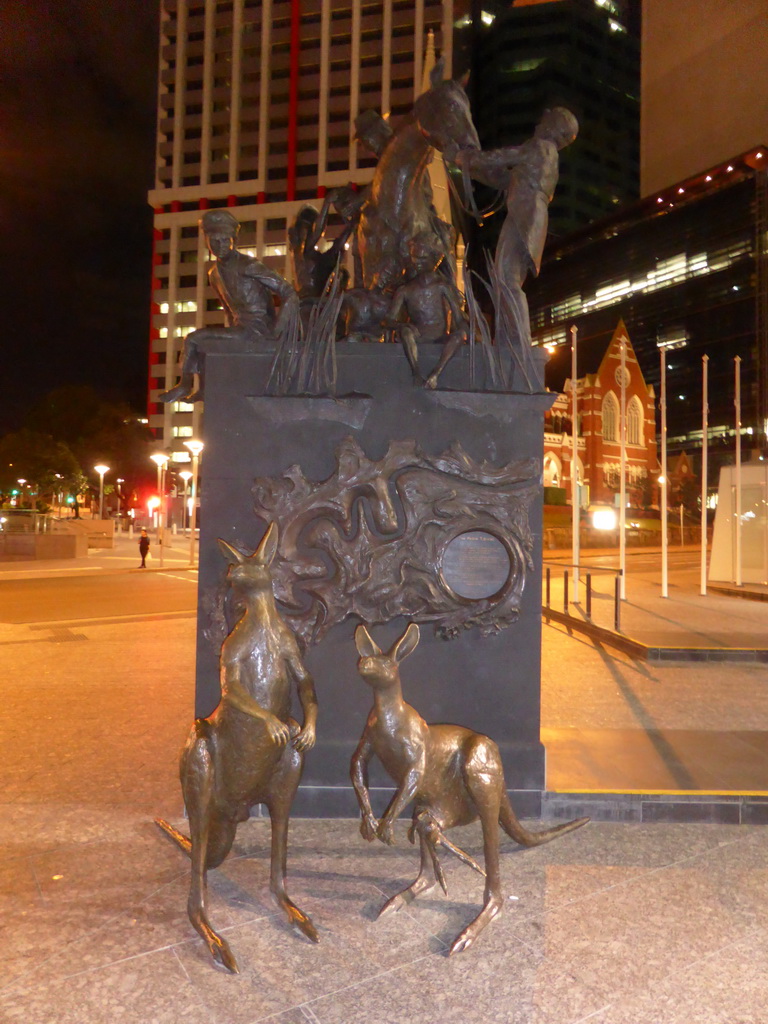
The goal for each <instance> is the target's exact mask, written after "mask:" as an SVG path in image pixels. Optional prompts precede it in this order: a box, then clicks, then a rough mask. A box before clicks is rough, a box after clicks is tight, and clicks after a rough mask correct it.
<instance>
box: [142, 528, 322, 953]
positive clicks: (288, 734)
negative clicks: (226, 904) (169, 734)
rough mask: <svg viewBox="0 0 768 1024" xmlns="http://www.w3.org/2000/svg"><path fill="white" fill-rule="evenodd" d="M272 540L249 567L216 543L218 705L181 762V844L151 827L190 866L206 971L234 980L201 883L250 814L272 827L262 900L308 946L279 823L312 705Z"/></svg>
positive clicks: (197, 727)
mask: <svg viewBox="0 0 768 1024" xmlns="http://www.w3.org/2000/svg"><path fill="white" fill-rule="evenodd" d="M277 539H278V536H277V526H276V524H275V523H272V525H271V526H270V527H269V529H268V530H267V532H266V534H265V535H264V539H263V540H262V542H261V544H260V545H259V548H258V550H257V551H256V552H255V553H254V554H253V555H251V556H250V557H249V556H247V555H244V554H242V553H241V552H240V551H237V550H236V549H235V548H233V547H231V546H230V545H229V544H227V543H226V541H223V540H219V545H220V546H221V549H222V551H223V552H224V555H225V556H226V557H227V558H229V559H230V560H231V564H230V567H229V572H228V574H227V580H228V582H229V584H230V586H231V587H232V589H233V591H234V592H235V594H236V595H237V597H238V598H240V600H241V601H242V602H243V604H244V606H245V610H244V611H243V614H242V616H241V618H240V620H239V621H238V623H237V625H236V626H235V628H234V629H233V630H232V632H231V633H230V634H229V636H228V637H227V638H226V640H225V641H224V643H223V644H222V647H221V658H220V663H221V703H220V704H219V706H218V707H217V708H216V710H215V711H214V712H213V714H212V715H210V717H208V718H198V719H197V720H196V721H195V724H194V726H193V727H192V731H191V733H190V736H189V739H188V740H187V744H186V746H185V748H184V750H183V752H182V755H181V765H180V775H181V787H182V790H183V793H184V802H185V804H186V807H187V813H188V814H189V831H190V838H187V837H186V836H185V835H182V833H181V832H178V831H177V830H176V829H175V828H173V826H172V825H169V824H168V822H166V821H162V820H161V819H157V824H158V825H159V826H160V827H161V828H162V829H164V831H165V832H167V833H168V835H169V836H171V838H172V839H174V840H175V841H176V842H177V843H178V845H179V846H180V847H181V848H182V850H184V852H185V853H187V854H188V855H189V856H190V858H191V860H192V879H191V884H190V890H189V901H188V903H187V909H188V912H189V919H190V921H191V922H192V924H193V925H194V927H195V929H196V930H197V932H198V933H199V934H200V935H201V936H202V938H203V939H204V940H205V942H206V944H207V945H208V949H209V950H210V951H211V955H212V956H213V959H214V960H215V961H216V963H218V964H221V966H223V967H226V968H227V969H228V970H230V971H233V972H235V973H237V972H238V966H237V961H236V960H235V957H234V955H233V953H232V951H231V950H230V948H229V946H228V945H227V942H226V940H225V939H223V938H222V937H221V936H220V935H218V934H217V933H216V931H214V929H213V927H212V926H211V924H210V922H209V920H208V916H207V913H206V908H205V897H206V873H207V871H208V869H209V868H215V867H218V865H219V864H221V862H222V861H223V860H224V858H225V857H226V856H227V854H228V853H229V851H230V849H231V847H232V843H233V841H234V838H235V832H236V830H237V826H238V824H239V823H240V822H241V821H246V820H247V819H248V816H249V812H250V808H251V806H253V804H256V803H264V804H266V805H267V808H268V810H269V815H270V818H271V820H272V862H271V870H270V889H271V891H272V895H273V896H274V898H275V900H276V901H277V904H278V906H280V907H281V908H282V909H283V910H284V911H285V913H286V914H287V915H288V918H289V920H290V921H291V923H292V924H294V925H295V926H296V927H297V928H299V930H300V931H302V932H303V933H304V935H306V936H307V938H309V939H311V940H312V941H313V942H317V941H318V939H317V932H316V931H315V927H314V925H313V924H312V921H311V920H310V918H309V917H308V916H307V915H306V914H305V913H304V912H303V911H301V910H299V908H298V907H297V906H296V905H295V904H294V903H292V902H291V900H290V899H289V897H288V894H287V893H286V890H285V873H286V853H287V843H288V815H289V813H290V810H291V804H292V802H293V797H294V794H295V793H296V789H297V787H298V785H299V780H300V779H301V772H302V768H303V766H304V752H305V751H306V750H309V749H310V747H312V746H313V745H314V742H315V726H316V722H317V698H316V696H315V687H314V683H313V681H312V677H311V675H310V674H309V672H308V671H307V670H306V668H305V667H304V664H303V662H302V660H301V656H300V654H299V649H298V646H297V644H296V638H295V637H294V635H293V633H292V632H291V630H290V629H289V628H288V626H287V625H286V624H285V622H284V621H283V619H282V618H281V617H280V614H279V612H278V611H277V608H276V607H275V599H274V596H273V593H272V575H271V573H270V569H269V566H270V563H271V562H272V559H273V558H274V556H275V552H276V551H277ZM292 677H293V678H294V679H295V680H296V683H297V686H298V691H299V697H300V700H301V706H302V708H303V710H304V726H303V728H299V726H298V724H297V723H296V722H295V721H294V720H293V719H292V718H291V717H290V707H291V678H292Z"/></svg>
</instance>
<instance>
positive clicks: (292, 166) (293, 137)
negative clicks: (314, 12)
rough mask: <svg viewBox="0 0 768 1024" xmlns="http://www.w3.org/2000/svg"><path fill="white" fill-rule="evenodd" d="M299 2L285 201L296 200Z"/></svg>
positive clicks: (296, 5) (296, 3)
mask: <svg viewBox="0 0 768 1024" xmlns="http://www.w3.org/2000/svg"><path fill="white" fill-rule="evenodd" d="M300 47H301V0H291V68H290V79H289V83H288V185H287V189H286V199H289V200H290V199H295V198H296V154H297V148H298V147H297V143H298V138H299V50H300Z"/></svg>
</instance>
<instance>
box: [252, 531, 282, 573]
mask: <svg viewBox="0 0 768 1024" xmlns="http://www.w3.org/2000/svg"><path fill="white" fill-rule="evenodd" d="M278 540H279V535H278V531H277V523H270V524H269V526H268V527H267V532H266V533H265V534H264V536H263V537H262V540H261V544H259V546H258V548H257V549H256V551H255V552H254V553H253V558H255V559H256V561H257V562H260V563H261V564H262V565H271V564H272V559H273V558H274V557H275V555H276V554H277V542H278Z"/></svg>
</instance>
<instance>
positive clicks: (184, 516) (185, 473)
mask: <svg viewBox="0 0 768 1024" xmlns="http://www.w3.org/2000/svg"><path fill="white" fill-rule="evenodd" d="M179 476H180V477H181V479H182V480H183V481H184V499H183V501H184V504H183V506H182V511H181V529H182V530H186V528H187V525H188V523H189V506H188V505H187V491H188V490H189V481H190V480H191V478H192V474H191V473H190V471H189V470H188V469H182V471H181V472H180V473H179Z"/></svg>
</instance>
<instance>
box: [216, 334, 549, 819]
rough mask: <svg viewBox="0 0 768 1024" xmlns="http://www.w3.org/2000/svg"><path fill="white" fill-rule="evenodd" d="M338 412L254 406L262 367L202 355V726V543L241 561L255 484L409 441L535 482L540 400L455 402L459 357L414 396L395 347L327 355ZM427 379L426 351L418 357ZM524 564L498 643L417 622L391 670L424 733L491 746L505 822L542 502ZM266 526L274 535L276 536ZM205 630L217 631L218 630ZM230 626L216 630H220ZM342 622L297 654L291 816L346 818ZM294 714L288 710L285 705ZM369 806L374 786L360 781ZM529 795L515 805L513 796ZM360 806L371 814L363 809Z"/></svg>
mask: <svg viewBox="0 0 768 1024" xmlns="http://www.w3.org/2000/svg"><path fill="white" fill-rule="evenodd" d="M337 350H338V385H337V395H338V396H339V397H338V399H337V400H332V399H327V398H295V397H294V398H272V397H265V396H264V389H265V382H266V379H267V377H268V374H269V367H270V363H271V357H270V356H268V355H248V356H209V357H208V363H207V371H206V405H205V424H204V427H205V430H204V439H205V452H204V455H203V460H202V464H201V471H202V478H203V485H202V491H201V493H202V512H201V529H202V536H201V545H200V552H201V554H200V608H199V621H198V650H197V702H196V713H197V714H198V715H207V714H209V713H210V712H211V711H212V710H213V708H214V707H215V706H216V704H217V702H218V698H219V683H218V661H217V659H218V647H217V642H216V641H215V640H212V639H211V636H215V635H216V632H215V628H213V627H214V626H215V622H214V619H215V608H216V603H217V601H218V600H220V597H221V594H222V581H223V579H224V575H225V572H226V564H225V562H224V560H223V558H222V556H221V554H220V552H219V549H218V546H217V544H216V538H217V537H222V538H224V539H225V540H227V541H228V542H229V543H230V544H233V545H234V546H236V547H238V548H240V549H241V550H243V549H245V550H249V551H253V550H254V549H255V548H256V546H257V544H258V542H259V540H260V538H261V536H262V534H263V531H264V528H265V524H264V522H263V520H261V519H260V518H259V517H258V515H257V514H256V512H255V510H254V498H253V494H252V490H251V488H252V485H253V481H254V479H255V478H256V477H282V476H283V474H284V473H285V471H286V470H287V469H288V468H289V467H290V466H292V465H298V466H299V467H300V468H301V470H302V472H303V474H304V475H305V476H306V477H308V478H310V479H312V480H323V479H325V478H326V477H328V476H329V475H331V474H333V473H334V472H335V471H336V468H337V461H336V451H337V449H338V446H339V444H340V442H342V441H343V440H344V439H345V438H347V437H353V438H354V439H355V440H356V442H357V444H358V445H359V446H360V448H362V450H363V451H364V453H365V455H366V456H368V458H370V459H375V460H378V459H381V458H382V457H383V456H384V455H385V454H386V452H387V450H388V448H389V446H390V444H391V442H393V441H397V440H400V441H408V440H415V441H416V442H417V444H418V446H419V448H420V449H421V450H422V451H423V452H424V453H425V454H426V455H429V456H437V455H440V454H441V453H443V452H445V451H446V449H448V448H449V447H450V446H451V445H452V444H454V443H455V442H460V444H461V446H462V447H463V449H464V450H465V452H466V453H467V455H468V456H470V457H471V458H472V459H473V460H475V461H477V462H481V461H487V462H489V463H491V464H493V465H494V466H503V465H505V464H507V463H509V462H511V461H513V460H525V459H534V460H536V461H535V467H536V471H535V479H536V481H537V483H538V481H539V480H540V467H541V458H542V439H543V417H544V412H545V410H546V409H547V408H548V407H549V405H550V404H551V396H549V395H547V394H536V395H529V394H499V393H485V392H471V391H463V390H461V388H462V386H463V382H464V381H465V380H466V379H467V374H468V360H469V352H468V351H467V350H464V351H462V352H460V353H459V355H458V356H457V357H456V359H455V360H454V361H453V362H452V363H451V364H450V365H449V367H448V368H447V370H446V372H445V374H444V376H443V378H441V382H442V384H443V389H441V390H439V391H435V392H431V391H426V390H424V389H422V388H417V387H414V386H413V385H412V383H411V379H410V372H409V369H408V366H407V364H406V361H405V358H404V356H403V353H402V351H401V350H400V348H399V346H395V345H374V344H369V345H363V344H361V345H355V346H353V345H347V346H343V345H339V346H338V349H337ZM420 354H421V356H422V359H423V364H424V366H425V368H426V369H429V368H430V367H431V366H432V365H434V363H435V362H436V361H437V358H438V356H439V348H438V347H437V346H422V347H421V349H420ZM529 523H530V530H531V534H532V538H533V544H532V552H531V554H532V565H533V568H532V569H529V571H528V573H527V578H526V584H525V589H524V591H523V595H522V603H521V607H520V617H519V619H518V620H517V621H516V622H514V623H513V624H512V625H511V626H510V627H509V628H507V629H504V630H502V631H501V632H500V633H498V634H496V635H493V636H489V637H483V636H481V635H480V632H479V630H478V629H476V628H472V629H468V630H464V631H462V632H461V633H460V634H459V635H458V636H457V637H456V638H454V639H451V640H443V639H439V638H437V637H436V636H435V634H434V628H433V625H432V624H429V623H426V624H424V625H422V627H421V636H422V639H421V644H420V645H419V647H418V648H417V650H416V652H415V653H414V654H413V655H412V656H411V657H410V658H409V659H408V660H407V661H406V662H404V663H403V666H402V671H401V675H402V679H403V689H404V695H405V698H406V700H408V701H409V702H410V703H412V704H413V705H414V706H415V707H416V708H417V709H418V711H419V712H420V713H421V714H422V715H423V716H424V718H425V719H426V720H427V721H429V722H440V721H443V722H455V723H458V724H462V725H466V726H468V727H470V728H473V729H476V730H478V731H480V732H483V733H486V734H487V735H489V736H491V737H492V738H493V739H494V740H496V742H497V743H498V744H499V746H500V748H501V751H502V754H503V757H504V762H505V772H506V780H507V785H508V787H509V789H510V790H511V791H513V793H514V792H515V791H518V798H517V804H516V805H517V808H518V811H519V812H520V813H529V812H530V813H536V811H537V809H538V801H539V794H540V792H541V790H542V789H543V787H544V751H543V748H542V746H541V743H540V741H539V712H540V663H541V658H540V654H541V489H540V486H537V488H536V494H535V497H534V500H533V503H532V506H531V508H530V512H529ZM278 525H279V524H278ZM219 625H220V623H219ZM229 625H231V622H230V623H229ZM356 625H357V620H356V619H352V618H351V619H348V620H347V621H345V622H344V623H342V624H341V625H338V626H334V627H333V628H332V629H331V630H330V632H329V633H328V634H327V635H326V636H325V637H324V638H323V640H322V641H321V642H320V643H319V644H318V645H317V646H314V647H311V648H310V649H309V651H308V652H307V655H306V662H307V665H308V667H309V669H310V670H311V671H312V673H313V674H314V677H315V682H316V686H317V693H318V699H319V703H320V719H319V727H318V741H317V745H316V747H315V749H314V750H313V751H311V753H310V754H309V755H308V756H307V759H306V765H305V771H304V779H303V782H302V787H301V790H300V792H299V795H298V796H297V800H296V803H295V804H294V812H293V813H294V814H296V815H330V816H347V815H350V814H355V813H356V812H357V805H356V801H355V797H354V794H353V792H352V788H351V785H350V783H349V776H348V771H349V761H350V758H351V755H352V753H353V751H354V748H355V746H356V744H357V741H358V739H359V737H360V734H361V732H362V730H363V726H364V724H365V719H366V716H367V714H368V711H369V709H370V707H371V702H372V698H371V691H370V690H369V689H368V687H367V685H366V684H365V683H364V682H363V681H362V679H361V678H360V677H359V676H358V674H357V671H356V667H355V666H356V661H357V654H356V651H355V645H354V641H353V633H354V628H355V626H356ZM405 625H406V621H405V620H404V619H402V618H401V619H397V620H395V621H393V622H391V623H389V624H387V625H380V626H375V625H374V626H372V627H371V629H372V633H373V635H374V636H375V638H376V639H377V641H378V642H379V643H380V645H381V646H382V647H384V646H385V644H388V643H389V642H391V640H392V639H394V638H395V637H396V636H397V635H399V634H400V632H402V630H403V629H404V628H405ZM295 705H297V702H295ZM371 783H372V793H373V796H374V799H375V797H376V787H377V786H379V785H381V786H383V787H384V788H385V789H386V791H387V792H391V784H389V782H388V781H385V780H384V778H383V776H379V777H377V776H376V775H375V774H373V775H372V779H371ZM524 793H527V794H528V798H527V799H526V798H525V797H524V795H523V794H524ZM374 809H379V810H380V809H382V808H381V807H379V808H374Z"/></svg>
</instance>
